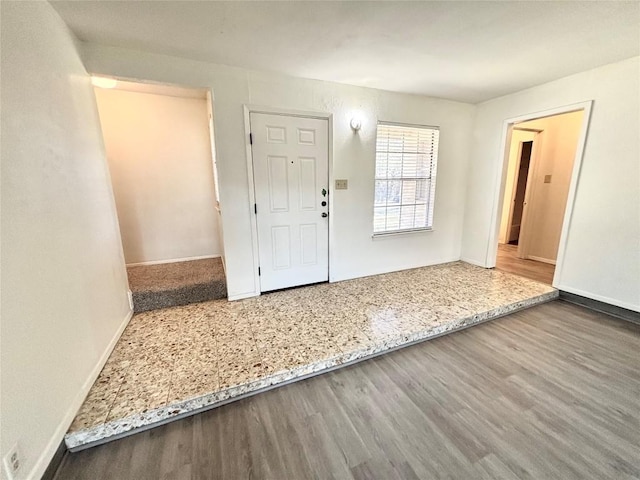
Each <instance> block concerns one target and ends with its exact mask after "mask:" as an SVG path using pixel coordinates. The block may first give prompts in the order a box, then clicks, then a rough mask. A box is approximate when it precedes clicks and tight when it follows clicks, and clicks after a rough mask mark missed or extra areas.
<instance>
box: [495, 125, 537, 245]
mask: <svg viewBox="0 0 640 480" xmlns="http://www.w3.org/2000/svg"><path fill="white" fill-rule="evenodd" d="M535 136H536V133H535V132H525V131H522V130H513V133H512V134H511V143H510V144H509V160H508V162H509V164H508V167H507V177H506V183H505V187H504V195H503V200H502V215H501V218H500V235H499V241H500V243H507V227H508V224H509V214H510V213H511V211H510V207H511V204H512V203H513V193H514V192H513V189H514V187H515V181H516V168H517V167H518V166H519V165H520V158H519V156H520V153H521V152H520V144H521V143H522V142H530V141H532V140H533V139H534V138H535Z"/></svg>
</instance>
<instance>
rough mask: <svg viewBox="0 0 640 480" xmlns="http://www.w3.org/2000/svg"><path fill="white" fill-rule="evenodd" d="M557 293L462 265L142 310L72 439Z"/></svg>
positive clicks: (86, 440)
mask: <svg viewBox="0 0 640 480" xmlns="http://www.w3.org/2000/svg"><path fill="white" fill-rule="evenodd" d="M557 296H558V292H557V291H556V290H555V289H553V288H551V287H549V286H547V285H543V284H541V283H537V282H532V281H530V280H528V279H525V278H522V277H518V276H515V275H510V274H507V273H503V272H496V271H494V270H489V269H484V268H480V267H476V266H473V265H470V264H466V263H463V262H454V263H449V264H443V265H435V266H431V267H423V268H417V269H413V270H405V271H400V272H394V273H389V274H385V275H376V276H372V277H364V278H358V279H354V280H348V281H344V282H338V283H331V284H329V283H325V284H318V285H313V286H309V287H302V288H296V289H290V290H283V291H278V292H273V293H269V294H266V295H262V296H260V297H254V298H250V299H246V300H242V301H236V302H227V301H226V300H217V301H212V302H204V303H198V304H192V305H186V306H183V307H174V308H167V309H162V310H154V311H150V312H144V313H141V314H138V315H135V316H134V317H133V319H132V320H131V322H130V323H129V325H128V327H127V328H126V329H125V331H124V333H123V335H122V337H121V338H120V340H119V341H118V344H117V345H116V347H115V349H114V351H113V352H112V354H111V356H110V358H109V360H108V361H107V363H106V365H105V367H104V369H103V370H102V372H101V374H100V376H99V377H98V379H97V381H96V383H95V384H94V386H93V388H92V389H91V391H90V392H89V395H88V397H87V398H86V400H85V402H84V404H83V406H82V407H81V409H80V411H79V412H78V415H77V417H76V419H75V420H74V422H73V424H72V425H71V428H70V431H69V433H67V436H66V443H67V446H68V447H69V448H73V449H77V448H83V447H86V446H88V445H91V444H94V443H95V442H99V441H104V440H109V439H113V438H115V437H117V436H118V435H122V434H130V433H132V432H136V431H138V430H139V429H140V428H144V427H147V426H150V425H154V424H157V423H158V422H162V421H170V420H175V419H176V418H177V417H179V416H181V415H187V414H189V413H192V412H197V411H199V410H200V409H203V408H212V407H214V406H218V405H220V404H222V403H224V402H227V401H229V400H230V399H232V398H237V397H241V396H243V395H246V394H248V393H252V392H258V391H260V390H262V389H265V388H268V387H270V386H272V385H276V384H282V383H285V382H289V381H291V380H293V379H297V378H302V377H305V376H307V375H311V374H316V373H320V372H323V371H327V370H328V369H331V368H336V367H339V366H342V365H344V364H346V363H349V362H354V361H357V360H361V359H364V358H367V357H370V356H371V355H375V354H378V353H381V352H384V351H387V350H390V349H393V348H398V347H400V346H404V345H408V344H411V343H413V342H417V341H422V340H425V339H427V338H433V337H435V336H438V335H442V334H444V333H447V332H451V331H454V330H457V329H460V328H464V327H467V326H470V325H474V324H476V323H479V322H482V321H484V320H487V319H490V318H494V317H496V316H500V315H504V314H506V313H509V312H512V311H514V310H518V309H521V308H525V307H528V306H531V305H535V304H537V303H541V302H545V301H549V300H552V299H554V298H557Z"/></svg>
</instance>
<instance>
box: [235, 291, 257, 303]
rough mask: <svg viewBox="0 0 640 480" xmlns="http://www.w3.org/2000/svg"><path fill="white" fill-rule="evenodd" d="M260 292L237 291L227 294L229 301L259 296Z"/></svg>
mask: <svg viewBox="0 0 640 480" xmlns="http://www.w3.org/2000/svg"><path fill="white" fill-rule="evenodd" d="M259 296H260V292H249V293H239V294H238V295H229V301H230V302H233V301H234V300H242V299H243V298H251V297H259Z"/></svg>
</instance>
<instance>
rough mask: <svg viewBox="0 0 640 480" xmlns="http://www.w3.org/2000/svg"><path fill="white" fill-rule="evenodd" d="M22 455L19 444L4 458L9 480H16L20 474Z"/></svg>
mask: <svg viewBox="0 0 640 480" xmlns="http://www.w3.org/2000/svg"><path fill="white" fill-rule="evenodd" d="M22 461H23V459H22V454H21V453H20V449H18V444H17V443H15V444H14V445H13V447H11V449H10V450H9V452H7V454H6V455H5V456H4V458H3V462H2V463H4V471H5V473H6V474H7V480H14V479H15V478H16V475H18V472H20V468H21V467H22Z"/></svg>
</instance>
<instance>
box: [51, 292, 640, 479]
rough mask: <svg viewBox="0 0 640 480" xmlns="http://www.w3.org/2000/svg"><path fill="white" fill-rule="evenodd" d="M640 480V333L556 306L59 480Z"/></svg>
mask: <svg viewBox="0 0 640 480" xmlns="http://www.w3.org/2000/svg"><path fill="white" fill-rule="evenodd" d="M217 478H220V479H245V478H255V479H307V478H318V479H330V478H332V479H385V480H387V479H394V478H399V479H400V478H401V479H417V478H424V479H427V478H428V479H431V478H447V479H454V478H455V479H479V478H486V479H516V478H518V479H541V478H544V479H548V478H556V479H562V480H568V479H578V478H579V479H587V478H593V479H610V478H620V479H631V478H636V479H637V478H640V327H638V326H637V325H633V324H631V323H627V322H623V321H621V320H617V319H614V318H612V317H609V316H606V315H603V314H599V313H595V312H592V311H590V310H586V309H584V308H582V307H578V306H575V305H572V304H568V303H565V302H562V301H555V302H552V303H549V304H545V305H541V306H538V307H534V308H531V309H528V310H524V311H522V312H519V313H516V314H512V315H509V316H507V317H504V318H502V319H499V320H495V321H493V322H489V323H486V324H483V325H480V326H476V327H473V328H470V329H468V330H465V331H462V332H458V333H454V334H451V335H448V336H445V337H441V338H438V339H435V340H431V341H428V342H425V343H422V344H419V345H415V346H412V347H408V348H404V349H401V350H398V351H396V352H392V353H389V354H386V355H384V356H381V357H377V358H374V359H372V360H368V361H365V362H362V363H359V364H356V365H353V366H350V367H346V368H343V369H341V370H337V371H335V372H332V373H328V374H324V375H321V376H319V377H315V378H312V379H308V380H305V381H302V382H298V383H295V384H292V385H288V386H285V387H282V388H279V389H276V390H272V391H270V392H267V393H263V394H260V395H257V396H254V397H250V398H247V399H244V400H240V401H238V402H235V403H232V404H229V405H227V406H224V407H220V408H217V409H215V410H212V411H209V412H205V413H203V414H199V415H196V416H193V417H189V418H186V419H184V420H181V421H177V422H174V423H171V424H168V425H165V426H162V427H158V428H155V429H153V430H150V431H147V432H143V433H140V434H137V435H134V436H131V437H128V438H124V439H122V440H118V441H114V442H111V443H109V444H106V445H102V446H99V447H95V448H92V449H88V450H85V451H82V452H78V453H74V454H69V453H67V454H66V456H65V458H64V460H63V463H62V465H61V468H60V469H59V471H58V474H57V476H56V479H58V480H63V479H64V480H66V479H69V480H72V479H94V480H97V479H118V480H125V479H136V480H143V479H177V480H179V479H217Z"/></svg>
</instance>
